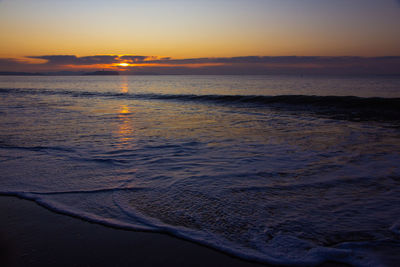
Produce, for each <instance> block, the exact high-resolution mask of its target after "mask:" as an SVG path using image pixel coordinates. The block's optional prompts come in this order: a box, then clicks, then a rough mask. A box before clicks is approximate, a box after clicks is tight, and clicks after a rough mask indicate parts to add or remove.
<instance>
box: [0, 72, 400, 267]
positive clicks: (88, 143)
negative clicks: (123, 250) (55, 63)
mask: <svg viewBox="0 0 400 267" xmlns="http://www.w3.org/2000/svg"><path fill="white" fill-rule="evenodd" d="M0 194H6V195H16V196H19V197H23V198H27V199H31V200H34V201H36V202H38V203H39V204H41V205H43V206H46V207H48V208H50V209H52V210H54V211H59V212H63V213H66V214H70V215H74V216H78V217H81V218H83V219H86V220H89V221H93V222H99V223H102V224H106V225H110V226H117V227H122V228H126V229H136V230H148V231H157V232H166V233H170V234H172V235H175V236H178V237H181V238H185V239H188V240H192V241H194V242H198V243H201V244H205V245H208V246H211V247H214V248H217V249H219V250H222V251H225V252H227V253H230V254H233V255H236V256H239V257H242V258H245V259H250V260H255V261H260V262H266V263H272V264H283V265H300V266H301V265H303V266H314V265H318V264H320V263H323V262H325V261H337V262H343V263H348V264H352V265H355V266H395V265H396V263H397V264H398V262H399V261H400V257H399V256H398V255H400V254H399V253H400V78H398V77H397V78H396V77H372V78H365V77H311V76H310V77H295V76H113V77H106V76H97V77H93V76H90V77H89V76H76V77H16V76H0Z"/></svg>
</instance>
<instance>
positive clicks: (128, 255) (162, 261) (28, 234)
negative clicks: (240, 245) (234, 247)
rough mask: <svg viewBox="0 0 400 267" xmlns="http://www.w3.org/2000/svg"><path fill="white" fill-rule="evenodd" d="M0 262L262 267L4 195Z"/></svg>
mask: <svg viewBox="0 0 400 267" xmlns="http://www.w3.org/2000/svg"><path fill="white" fill-rule="evenodd" d="M0 209H1V214H2V215H1V220H0V248H1V249H0V251H1V254H0V258H1V261H0V265H1V266H261V265H260V264H256V263H250V262H246V261H243V260H240V259H237V258H233V257H230V256H228V255H226V254H223V253H220V252H218V251H215V250H213V249H210V248H207V247H204V246H200V245H197V244H194V243H191V242H188V241H184V240H180V239H177V238H174V237H171V236H168V235H165V234H159V233H146V232H135V231H126V230H120V229H113V228H109V227H105V226H103V225H98V224H93V223H89V222H86V221H82V220H80V219H77V218H72V217H69V216H66V215H62V214H57V213H54V212H51V211H49V210H47V209H45V208H43V207H41V206H39V205H37V204H36V203H34V202H32V201H28V200H22V199H19V198H16V197H4V196H2V197H0Z"/></svg>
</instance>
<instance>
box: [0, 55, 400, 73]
mask: <svg viewBox="0 0 400 267" xmlns="http://www.w3.org/2000/svg"><path fill="white" fill-rule="evenodd" d="M32 60H36V61H40V62H32ZM122 62H124V63H128V64H129V65H124V66H122V65H119V64H120V63H122ZM98 69H113V70H120V71H125V73H127V74H139V73H158V74H278V73H280V74H400V56H392V57H355V56H353V57H351V56H350V57H319V56H280V57H269V56H243V57H213V58H206V57H204V58H186V59H173V58H170V57H157V56H143V55H94V56H84V57H79V56H76V55H43V56H33V57H27V58H25V59H13V58H0V71H28V72H39V71H42V72H52V71H60V70H62V71H71V70H72V71H88V70H98Z"/></svg>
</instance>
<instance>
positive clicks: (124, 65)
mask: <svg viewBox="0 0 400 267" xmlns="http://www.w3.org/2000/svg"><path fill="white" fill-rule="evenodd" d="M118 66H121V67H128V66H129V63H126V62H121V63H118Z"/></svg>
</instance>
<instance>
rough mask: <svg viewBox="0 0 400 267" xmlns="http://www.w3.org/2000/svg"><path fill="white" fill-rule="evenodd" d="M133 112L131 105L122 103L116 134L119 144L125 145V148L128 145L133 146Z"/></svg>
mask: <svg viewBox="0 0 400 267" xmlns="http://www.w3.org/2000/svg"><path fill="white" fill-rule="evenodd" d="M131 114H132V110H131V108H130V107H129V106H127V105H121V106H120V107H119V110H118V118H119V121H120V123H119V124H118V128H117V130H116V134H117V137H118V141H119V142H118V143H119V145H120V146H124V147H125V148H126V146H133V139H134V138H133V134H134V127H133V124H132V120H131V118H130V115H131Z"/></svg>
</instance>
